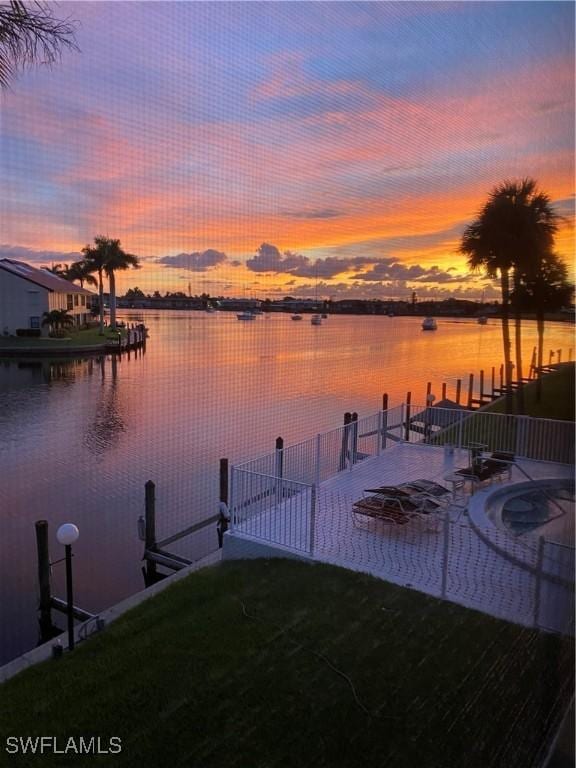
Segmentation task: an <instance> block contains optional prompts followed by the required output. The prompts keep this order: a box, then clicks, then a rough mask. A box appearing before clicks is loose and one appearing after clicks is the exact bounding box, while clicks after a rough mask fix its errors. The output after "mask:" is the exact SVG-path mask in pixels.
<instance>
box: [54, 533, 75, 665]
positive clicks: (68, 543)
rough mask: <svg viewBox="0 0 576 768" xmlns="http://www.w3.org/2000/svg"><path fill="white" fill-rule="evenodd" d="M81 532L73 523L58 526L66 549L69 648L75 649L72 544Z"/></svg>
mask: <svg viewBox="0 0 576 768" xmlns="http://www.w3.org/2000/svg"><path fill="white" fill-rule="evenodd" d="M78 536H80V532H79V530H78V528H76V526H75V525H73V524H72V523H64V525H61V526H60V528H58V531H57V532H56V538H57V539H58V542H59V543H60V544H63V545H64V548H65V551H66V601H67V611H66V612H67V615H68V650H69V651H73V650H74V595H73V590H72V544H74V542H75V541H78Z"/></svg>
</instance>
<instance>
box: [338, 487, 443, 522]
mask: <svg viewBox="0 0 576 768" xmlns="http://www.w3.org/2000/svg"><path fill="white" fill-rule="evenodd" d="M365 493H370V494H372V495H370V496H364V497H363V498H362V499H359V500H358V501H357V502H355V503H354V504H353V505H352V519H353V521H354V524H355V525H356V523H357V521H358V517H357V516H361V517H362V516H364V517H372V518H374V519H377V520H381V521H382V522H384V523H391V524H394V525H406V524H407V523H409V522H410V521H411V520H414V519H420V520H426V521H427V522H430V521H431V518H432V517H436V518H437V516H438V513H439V512H442V511H443V510H444V509H446V503H445V502H446V497H447V496H449V495H450V491H449V490H448V489H447V488H444V486H442V485H439V484H438V483H433V482H432V481H430V480H414V481H411V482H408V483H402V484H400V485H395V486H381V487H380V488H369V489H367V490H366V491H365Z"/></svg>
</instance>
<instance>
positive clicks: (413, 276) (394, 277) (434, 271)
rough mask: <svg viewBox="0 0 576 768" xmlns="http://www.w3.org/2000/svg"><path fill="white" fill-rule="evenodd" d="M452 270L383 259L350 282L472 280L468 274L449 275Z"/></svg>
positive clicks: (446, 281)
mask: <svg viewBox="0 0 576 768" xmlns="http://www.w3.org/2000/svg"><path fill="white" fill-rule="evenodd" d="M452 270H453V268H451V269H450V270H442V269H440V267H438V266H436V265H434V266H431V267H423V266H421V265H420V264H413V265H411V266H409V265H408V264H401V263H400V262H399V261H395V260H394V259H385V260H382V261H380V262H379V263H378V264H376V265H375V266H374V267H372V269H370V270H368V271H367V272H359V273H356V274H355V275H353V276H352V277H351V278H350V280H363V281H368V282H384V281H392V282H400V281H410V282H413V283H464V282H468V281H469V280H471V279H472V276H471V275H469V274H463V275H458V274H456V275H454V274H451V272H452Z"/></svg>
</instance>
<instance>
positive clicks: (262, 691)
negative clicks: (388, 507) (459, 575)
mask: <svg viewBox="0 0 576 768" xmlns="http://www.w3.org/2000/svg"><path fill="white" fill-rule="evenodd" d="M572 659H573V644H572V643H570V642H568V641H567V640H563V641H560V640H559V638H557V637H554V636H550V635H546V634H541V633H537V632H535V631H532V630H527V629H523V628H520V627H517V626H513V625H511V624H507V623H506V622H502V621H498V620H496V619H492V618H489V617H487V616H484V615H482V614H480V613H477V612H474V611H469V610H466V609H464V608H460V607H457V606H455V605H453V604H450V603H447V602H442V601H439V600H435V599H432V598H429V597H426V596H425V595H422V594H420V593H417V592H413V591H411V590H408V589H401V588H398V587H394V586H392V585H390V584H387V583H385V582H382V581H378V580H376V579H373V578H371V577H368V576H365V575H361V574H357V573H352V572H348V571H345V570H342V569H338V568H333V567H329V566H323V565H307V564H304V563H298V562H294V561H282V560H272V561H263V560H260V561H244V562H239V563H225V564H223V565H222V566H219V567H216V568H211V569H206V570H203V571H200V572H198V573H196V574H193V575H191V576H190V577H188V578H187V579H185V580H183V581H181V582H179V583H177V584H175V585H173V586H172V587H170V588H169V589H168V590H167V591H166V592H164V593H163V594H161V595H159V596H158V597H156V598H154V599H151V600H149V601H147V602H146V603H144V604H143V605H141V606H140V607H138V608H136V609H134V610H133V611H131V612H130V613H128V614H127V615H125V616H124V617H123V618H122V619H120V620H119V621H118V622H117V623H114V624H113V625H111V626H110V627H109V628H107V629H106V630H105V632H104V633H103V634H101V635H99V636H97V637H93V638H92V639H90V640H89V641H87V642H85V643H83V644H82V645H80V646H79V647H78V648H77V649H76V651H75V652H74V653H73V654H72V655H70V656H66V657H65V658H64V659H62V660H59V661H50V662H47V663H45V664H43V665H40V666H37V667H34V668H32V669H29V670H27V671H26V672H24V673H22V674H21V675H19V676H18V677H17V678H15V679H13V680H11V681H9V682H8V683H6V684H5V685H3V686H2V687H0V731H1V734H0V736H1V740H0V743H1V745H2V750H3V751H4V744H5V738H6V736H7V735H16V736H20V735H21V736H35V735H45V734H49V735H54V736H57V737H58V738H59V739H61V740H65V739H66V738H68V737H70V736H75V737H79V736H80V735H84V736H91V735H95V736H101V737H102V739H103V742H104V741H107V740H108V739H109V738H110V737H112V736H116V737H119V738H120V739H121V740H122V752H121V754H119V755H115V756H113V755H108V756H100V757H98V758H97V763H98V765H103V766H138V768H140V766H146V767H147V768H150V767H155V766H158V768H160V767H162V768H163V767H164V766H168V767H169V768H177V767H178V766H191V767H192V766H193V767H194V768H196V767H198V768H212V767H214V766H218V767H220V766H222V768H234V767H237V768H264V767H266V768H268V767H269V766H294V767H295V768H296V767H297V768H308V766H314V768H338V767H339V766H362V768H365V767H366V768H371V767H372V766H373V767H374V768H380V766H382V768H384V766H386V768H432V767H433V768H450V767H452V766H453V767H454V768H491V767H493V768H530V766H534V765H535V762H534V756H535V754H536V753H538V751H539V750H540V749H541V747H542V746H543V744H544V743H545V742H546V741H547V739H548V738H549V737H550V733H551V722H552V721H554V722H555V721H556V716H557V714H558V712H559V711H560V710H561V709H564V708H565V707H566V706H567V701H568V698H569V695H570V692H571V690H572V687H573V686H572V680H573V671H572ZM64 743H65V742H64ZM3 758H4V760H5V763H4V764H5V765H7V766H12V765H13V766H26V768H28V767H29V766H36V765H41V766H49V765H73V766H78V765H83V764H84V763H86V764H89V760H90V759H92V760H94V759H95V758H79V757H78V756H76V755H72V756H71V757H68V758H66V757H64V756H59V757H53V756H49V755H43V756H36V757H33V756H31V755H27V756H26V757H22V756H11V757H7V756H6V755H5V754H4V755H3Z"/></svg>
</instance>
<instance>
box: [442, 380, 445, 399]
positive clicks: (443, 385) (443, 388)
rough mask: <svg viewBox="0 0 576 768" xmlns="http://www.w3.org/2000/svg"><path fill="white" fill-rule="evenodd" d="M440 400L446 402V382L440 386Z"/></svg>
mask: <svg viewBox="0 0 576 768" xmlns="http://www.w3.org/2000/svg"><path fill="white" fill-rule="evenodd" d="M442 400H446V382H444V384H442Z"/></svg>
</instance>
